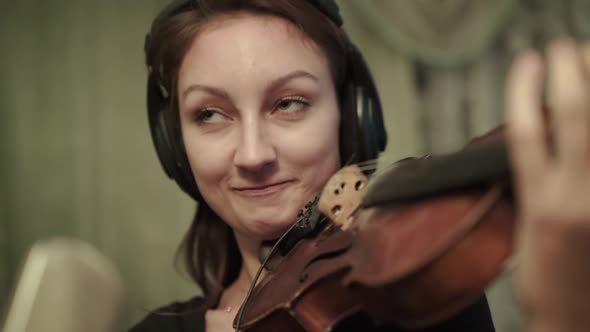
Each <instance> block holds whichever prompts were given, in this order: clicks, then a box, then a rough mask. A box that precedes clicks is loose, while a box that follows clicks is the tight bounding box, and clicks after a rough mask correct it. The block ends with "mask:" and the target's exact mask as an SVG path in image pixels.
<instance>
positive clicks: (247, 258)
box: [217, 232, 264, 310]
mask: <svg viewBox="0 0 590 332" xmlns="http://www.w3.org/2000/svg"><path fill="white" fill-rule="evenodd" d="M234 235H235V238H236V242H237V244H238V248H239V250H240V255H241V256H242V268H241V269H240V274H239V275H238V278H237V279H236V280H235V281H234V282H233V283H232V284H231V285H229V286H228V287H227V288H226V289H225V290H224V291H223V293H222V295H221V299H220V301H219V305H218V307H217V308H218V309H224V310H226V309H227V308H238V307H240V306H241V305H242V302H244V299H245V298H246V294H247V293H248V288H249V287H250V284H251V283H252V281H253V280H254V276H256V273H257V272H258V269H259V268H260V265H261V263H260V261H259V258H258V251H259V250H260V245H261V243H262V242H261V241H259V240H254V239H252V238H250V237H247V236H244V235H243V234H239V233H238V232H234ZM262 277H264V272H263V275H261V278H260V279H262Z"/></svg>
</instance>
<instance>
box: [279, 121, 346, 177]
mask: <svg viewBox="0 0 590 332" xmlns="http://www.w3.org/2000/svg"><path fill="white" fill-rule="evenodd" d="M318 113H319V112H318ZM339 121H340V118H339V113H338V111H337V110H336V109H332V110H330V111H327V112H325V113H323V114H321V116H318V117H317V118H315V119H313V120H312V121H310V122H309V125H306V126H305V128H302V129H301V130H299V131H297V132H292V133H282V138H281V140H280V142H281V148H280V150H282V151H284V152H285V154H286V155H288V156H289V160H290V161H292V162H293V164H294V165H298V166H300V167H302V168H304V169H301V170H300V171H305V170H309V171H312V172H314V173H316V174H315V175H316V177H317V180H318V182H319V183H320V184H322V181H321V180H322V178H323V177H326V175H325V174H326V173H328V175H327V176H328V177H329V176H331V174H333V173H334V172H335V171H336V170H337V169H338V168H339V165H340V156H339V151H340V149H339V143H338V141H339V123H340V122H339Z"/></svg>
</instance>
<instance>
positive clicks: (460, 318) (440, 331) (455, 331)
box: [129, 297, 495, 332]
mask: <svg viewBox="0 0 590 332" xmlns="http://www.w3.org/2000/svg"><path fill="white" fill-rule="evenodd" d="M204 302H205V300H204V299H203V298H200V297H195V298H193V299H191V300H189V301H186V302H175V303H172V304H170V305H168V306H166V307H163V308H160V309H158V310H157V311H156V312H154V313H151V314H149V315H148V316H147V317H145V318H144V319H143V320H142V321H141V322H139V323H138V324H137V325H135V326H134V327H132V328H131V330H129V332H204V331H205V313H204V312H203V311H201V312H195V313H190V312H191V311H194V310H195V309H197V308H198V306H199V305H201V304H203V303H204ZM356 330H357V329H355V331H356ZM364 330H366V329H364ZM377 331H382V332H384V331H390V332H403V331H405V330H403V329H399V328H396V327H395V326H384V327H381V328H379V329H378V330H377ZM461 331H463V332H493V331H495V329H494V324H493V323H492V316H491V314H490V309H489V307H488V302H487V300H486V298H485V297H482V298H481V299H480V300H479V301H477V302H476V303H474V304H473V305H471V306H470V307H468V308H467V309H465V310H464V311H463V312H461V313H460V314H458V315H457V316H455V317H453V318H451V319H449V320H448V321H445V322H443V323H442V324H439V325H437V326H435V327H433V328H428V329H424V330H419V331H414V332H461Z"/></svg>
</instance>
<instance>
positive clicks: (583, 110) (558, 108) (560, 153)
mask: <svg viewBox="0 0 590 332" xmlns="http://www.w3.org/2000/svg"><path fill="white" fill-rule="evenodd" d="M584 57H585V56H584V54H583V52H582V50H581V49H580V48H579V47H578V46H577V45H576V43H575V41H574V40H572V39H570V38H561V39H558V40H556V41H554V42H552V43H551V44H550V46H549V48H548V59H547V70H548V83H547V89H548V98H549V105H550V111H551V120H552V122H553V135H554V138H555V145H556V150H557V151H556V153H557V157H558V160H559V162H560V163H563V164H564V165H569V166H575V167H579V166H582V167H585V166H587V163H586V161H587V160H588V159H590V151H589V148H590V98H589V97H588V94H589V93H590V91H589V90H588V88H589V82H588V79H589V77H588V69H587V64H586V61H585V60H584Z"/></svg>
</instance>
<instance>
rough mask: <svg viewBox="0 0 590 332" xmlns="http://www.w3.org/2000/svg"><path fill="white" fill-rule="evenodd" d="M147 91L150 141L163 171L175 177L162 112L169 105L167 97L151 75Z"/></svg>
mask: <svg viewBox="0 0 590 332" xmlns="http://www.w3.org/2000/svg"><path fill="white" fill-rule="evenodd" d="M147 91H148V93H147V97H148V98H147V99H148V100H147V104H148V105H147V106H148V119H149V126H150V132H151V136H152V142H153V143H154V147H155V149H156V154H157V155H158V159H159V160H160V164H161V165H162V168H163V169H164V172H166V175H168V177H170V178H172V179H176V178H177V176H178V172H177V171H176V169H177V165H176V158H175V157H174V150H173V148H172V144H171V141H170V136H169V135H168V130H167V129H166V121H165V119H164V112H165V110H166V108H167V107H168V105H169V102H168V98H166V97H165V96H164V94H163V92H162V90H161V88H160V85H159V84H158V82H157V80H156V79H155V78H153V77H152V75H150V76H149V77H148V87H147Z"/></svg>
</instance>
